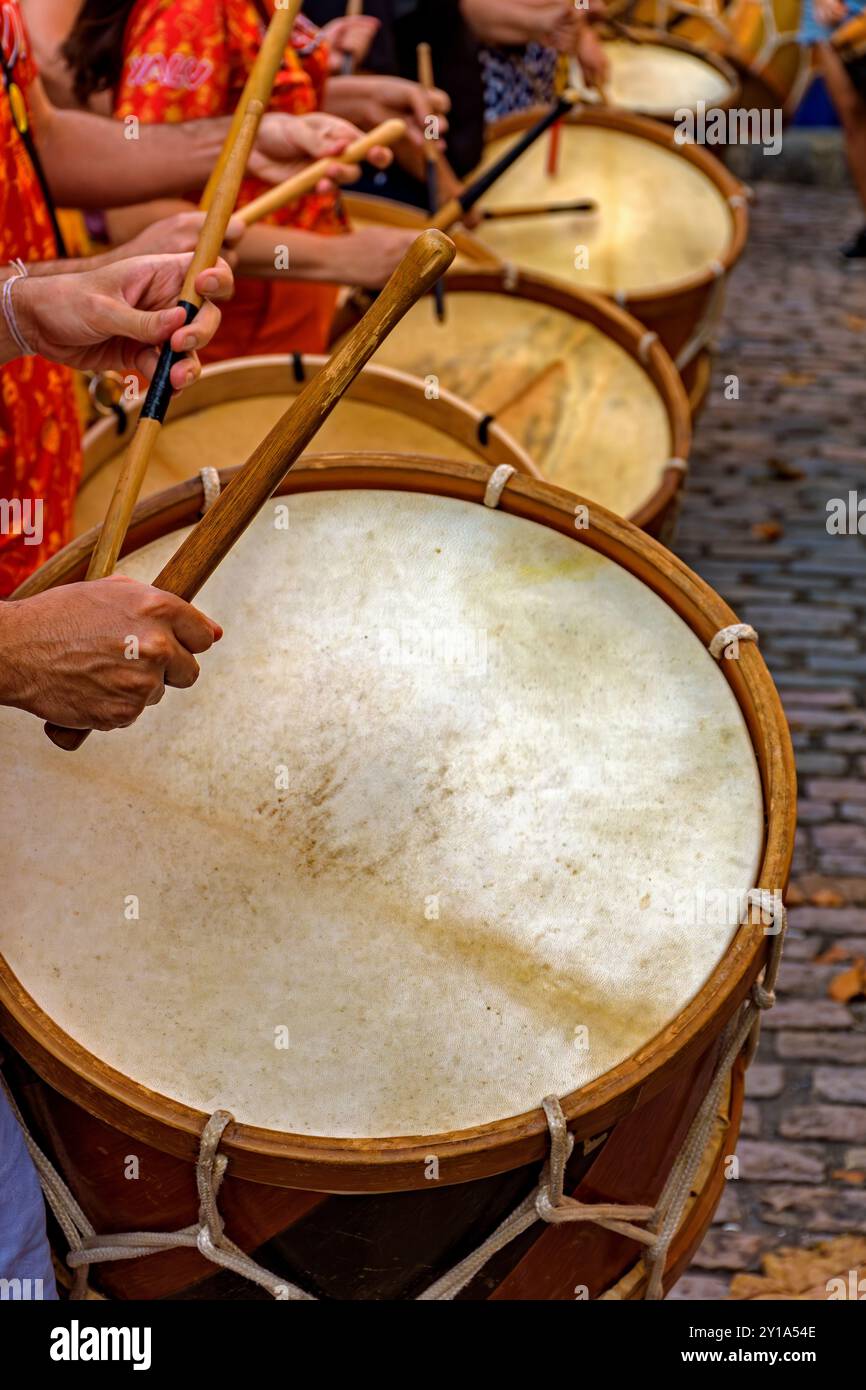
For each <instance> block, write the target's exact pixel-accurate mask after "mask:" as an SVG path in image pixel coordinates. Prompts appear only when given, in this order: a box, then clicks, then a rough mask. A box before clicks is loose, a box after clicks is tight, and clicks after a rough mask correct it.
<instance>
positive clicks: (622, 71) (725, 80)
mask: <svg viewBox="0 0 866 1390" xmlns="http://www.w3.org/2000/svg"><path fill="white" fill-rule="evenodd" d="M628 35H629V36H628V37H622V38H611V39H605V40H603V46H604V51H605V56H606V57H607V60H608V65H609V76H608V79H607V82H606V84H605V95H606V97H607V99H608V101H609V102H610V104H611V106H613V107H615V108H617V109H620V110H623V111H634V112H637V113H638V114H639V115H642V116H652V117H653V118H654V119H655V120H657V121H668V122H675V121H678V120H679V119H680V117H681V114H682V112H684V111H697V110H698V109H699V104H700V103H703V106H704V109H705V110H710V109H713V110H717V111H726V110H727V109H728V107H730V106H733V105H734V104H735V103H736V101H737V98H738V96H739V94H740V84H739V81H738V79H737V74H736V72H735V71H734V69H733V68H732V67H731V65H730V63H727V62H726V61H725V60H724V58H721V57H719V56H718V55H717V54H715V53H708V52H706V51H702V50H701V49H700V48H699V47H698V45H697V44H691V43H689V42H688V41H687V40H685V39H679V38H675V37H674V36H673V35H671V34H652V35H650V34H647V33H646V31H645V30H642V29H641V28H639V27H634V28H633V29H630V30H629V31H628ZM584 96H585V100H587V101H597V100H598V99H599V98H598V94H597V93H594V92H592V91H587V92H586V93H585V94H584Z"/></svg>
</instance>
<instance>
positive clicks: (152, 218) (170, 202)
mask: <svg viewBox="0 0 866 1390" xmlns="http://www.w3.org/2000/svg"><path fill="white" fill-rule="evenodd" d="M194 210H195V204H194V203H190V202H189V201H188V200H185V199H183V198H161V199H159V201H158V202H155V203H132V204H130V206H129V207H125V208H112V209H111V210H110V211H109V212H106V214H105V225H106V229H107V231H108V240H109V241H110V243H111V245H112V246H122V245H123V244H124V243H125V242H127V241H132V239H133V237H137V236H138V234H139V232H143V231H144V230H145V228H147V227H152V226H153V224H154V222H159V221H161V220H162V219H163V218H165V217H174V216H175V215H176V214H177V213H179V212H193V211H194Z"/></svg>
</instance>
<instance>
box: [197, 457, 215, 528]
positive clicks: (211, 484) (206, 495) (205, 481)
mask: <svg viewBox="0 0 866 1390" xmlns="http://www.w3.org/2000/svg"><path fill="white" fill-rule="evenodd" d="M199 477H200V479H201V490H202V495H203V497H202V504H201V514H202V516H204V514H205V512H209V511H210V509H211V507H212V506H213V504H214V502H215V501H216V500H217V498H218V497H219V495H220V475H219V470H218V469H216V468H200V469H199Z"/></svg>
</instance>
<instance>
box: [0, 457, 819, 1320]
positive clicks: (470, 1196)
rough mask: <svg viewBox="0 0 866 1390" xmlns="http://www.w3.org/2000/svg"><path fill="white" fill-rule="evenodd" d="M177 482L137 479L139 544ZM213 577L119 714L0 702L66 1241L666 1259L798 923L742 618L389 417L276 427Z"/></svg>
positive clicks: (781, 767)
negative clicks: (294, 460) (303, 441)
mask: <svg viewBox="0 0 866 1390" xmlns="http://www.w3.org/2000/svg"><path fill="white" fill-rule="evenodd" d="M202 503H203V492H202V484H201V482H200V480H199V479H191V480H189V481H188V482H186V483H184V484H181V485H180V486H178V487H176V488H174V489H171V490H170V491H168V492H166V493H164V494H161V495H159V496H157V497H154V498H150V499H148V500H147V501H145V502H144V503H141V504H139V507H138V509H137V512H136V514H135V517H134V519H133V524H132V528H131V530H130V533H129V536H128V545H127V554H126V557H125V559H124V560H123V562H122V565H121V568H122V571H123V572H124V573H126V574H129V575H132V576H135V577H139V578H143V579H150V578H152V576H153V575H154V574H155V573H156V572H157V571H158V570H159V569H160V567H161V565H162V563H163V561H164V560H165V559H166V558H167V557H168V556H169V555H170V554H171V553H172V552H173V551H174V549H175V548H176V546H177V544H178V543H179V541H180V540H181V538H182V537H183V536H184V535H185V534H186V533H187V528H188V527H189V526H190V525H194V524H195V521H196V518H197V516H198V515H199V513H200V510H201V507H202ZM93 541H94V533H90V535H89V536H88V537H82V538H79V539H78V540H77V541H74V542H73V543H72V545H71V546H70V547H68V548H67V549H66V550H65V551H64V552H62V555H61V557H60V563H59V564H58V565H56V566H55V567H54V569H53V571H52V573H53V576H54V579H55V580H57V581H58V582H68V581H72V580H75V579H78V578H80V577H81V575H82V574H83V572H84V568H85V566H86V563H87V558H88V555H89V553H90V550H91V548H92V545H93ZM42 576H43V580H44V578H45V571H43V572H42ZM200 602H201V605H202V607H203V608H204V609H205V611H207V612H209V613H211V614H213V615H214V616H215V617H216V618H218V619H220V620H221V621H222V622H223V623H224V624H225V627H226V635H225V637H224V639H223V641H222V642H221V643H220V644H219V645H218V646H217V647H216V648H214V650H213V651H212V652H211V653H209V654H208V656H207V658H206V670H205V672H204V674H203V676H202V679H201V680H200V681H199V682H198V683H197V684H196V686H195V687H194V688H193V689H192V690H189V691H183V692H178V691H169V692H168V693H167V695H166V698H165V699H164V701H163V702H162V703H161V704H159V705H158V706H156V707H154V708H153V709H151V710H149V711H147V712H146V717H143V718H142V719H141V720H140V721H139V722H138V724H136V725H135V726H134V727H133V728H131V729H129V730H125V731H122V732H119V733H116V734H114V735H112V736H111V739H110V744H109V743H107V742H106V740H105V738H103V737H101V736H93V737H92V738H91V739H90V740H89V741H88V742H87V744H86V745H85V746H84V747H83V748H82V749H81V750H80V752H79V753H77V754H76V755H74V756H71V755H69V756H62V755H60V754H58V752H57V750H56V749H55V748H54V747H53V746H52V745H51V744H50V743H49V742H48V740H47V739H46V738H45V737H44V735H43V733H42V730H41V727H40V725H39V723H38V721H37V720H34V719H32V718H30V717H29V716H26V715H24V714H22V713H20V712H18V711H14V710H10V709H4V710H0V745H2V753H3V756H2V757H0V768H2V772H0V780H2V796H3V804H4V806H5V807H7V808H8V813H7V817H6V822H5V826H6V830H5V834H4V847H3V852H4V863H5V865H6V866H7V871H6V873H5V875H4V883H5V890H4V891H5V911H4V914H3V918H2V926H0V944H2V958H0V961H2V963H0V1025H2V1031H3V1034H4V1036H5V1037H6V1039H7V1040H8V1043H9V1044H10V1046H11V1047H12V1048H14V1049H15V1050H16V1051H17V1053H18V1054H19V1056H20V1057H21V1059H22V1066H21V1068H20V1069H16V1070H15V1075H14V1076H13V1081H12V1084H13V1088H14V1090H15V1092H16V1094H17V1095H18V1097H19V1100H20V1103H21V1106H22V1110H23V1111H24V1112H26V1115H25V1117H26V1118H28V1119H29V1120H30V1122H31V1124H32V1125H33V1127H34V1130H35V1131H36V1133H37V1136H38V1137H39V1138H41V1140H42V1141H43V1143H45V1144H46V1145H47V1146H48V1147H49V1148H50V1149H51V1150H52V1152H53V1155H54V1157H55V1159H56V1160H57V1161H58V1162H59V1163H60V1165H61V1166H62V1167H63V1170H64V1173H65V1176H66V1178H67V1180H68V1182H69V1184H70V1186H71V1188H72V1191H73V1193H74V1195H75V1198H76V1200H77V1201H78V1202H80V1203H81V1205H82V1208H83V1212H84V1215H82V1213H81V1212H77V1213H76V1211H75V1209H74V1208H72V1206H71V1204H70V1203H68V1202H67V1198H66V1197H64V1195H63V1194H62V1193H60V1194H59V1195H58V1196H57V1197H56V1199H55V1200H56V1201H57V1202H58V1205H60V1206H61V1207H63V1205H64V1203H66V1204H67V1205H66V1207H65V1208H64V1209H65V1210H68V1211H70V1212H72V1216H70V1218H69V1222H68V1224H67V1229H68V1230H72V1231H73V1244H74V1246H75V1248H76V1250H77V1251H78V1254H77V1255H76V1257H75V1258H76V1260H77V1261H78V1263H79V1266H81V1265H82V1264H84V1265H86V1263H87V1261H88V1258H89V1252H91V1251H97V1252H99V1254H100V1255H106V1254H108V1255H112V1254H113V1255H120V1256H121V1257H122V1258H121V1259H120V1260H119V1261H118V1262H116V1263H104V1264H103V1263H96V1264H93V1265H92V1267H91V1276H92V1278H93V1279H94V1281H95V1282H96V1281H98V1282H99V1283H100V1285H101V1287H102V1288H103V1289H106V1290H108V1291H109V1292H111V1293H113V1294H115V1295H117V1296H123V1297H133V1296H135V1297H155V1296H164V1295H167V1294H172V1293H174V1294H177V1293H178V1292H179V1291H183V1290H189V1288H190V1286H192V1285H193V1284H194V1283H195V1281H196V1280H201V1279H205V1282H204V1283H203V1284H202V1286H201V1290H200V1292H201V1293H202V1296H214V1297H216V1296H219V1293H220V1292H223V1293H224V1294H225V1293H226V1292H228V1293H229V1294H232V1293H234V1294H237V1292H238V1289H239V1280H240V1279H241V1278H245V1279H249V1280H252V1281H253V1283H256V1284H260V1285H262V1286H263V1287H264V1288H265V1289H266V1290H267V1291H268V1292H269V1293H270V1294H271V1295H272V1296H275V1297H290V1298H293V1297H305V1296H311V1295H312V1296H316V1297H322V1298H328V1299H369V1298H372V1299H378V1298H397V1297H424V1298H428V1299H429V1298H451V1297H461V1298H469V1299H486V1298H488V1297H490V1298H494V1299H537V1298H544V1299H554V1300H555V1299H562V1300H572V1299H574V1298H575V1297H576V1296H577V1297H592V1298H595V1297H598V1296H602V1295H603V1294H605V1292H607V1291H609V1290H610V1291H613V1289H612V1286H615V1285H618V1282H619V1281H621V1280H622V1279H623V1277H624V1276H627V1275H629V1271H633V1270H634V1267H635V1265H636V1262H638V1260H639V1258H640V1257H641V1254H642V1251H644V1250H646V1251H647V1256H646V1259H647V1264H646V1268H645V1269H644V1270H643V1271H641V1270H638V1271H637V1284H638V1285H639V1287H640V1290H641V1291H642V1290H644V1289H646V1288H647V1281H648V1280H649V1292H650V1293H651V1294H652V1296H659V1295H660V1293H662V1292H663V1291H664V1289H665V1288H666V1287H668V1286H669V1284H670V1281H671V1279H672V1278H673V1277H674V1276H675V1274H676V1272H678V1269H679V1268H681V1266H682V1262H683V1261H684V1260H685V1259H687V1258H688V1251H689V1250H690V1249H691V1248H693V1245H694V1243H695V1242H696V1241H697V1240H698V1239H699V1238H700V1234H701V1232H702V1230H703V1229H705V1227H706V1224H707V1223H708V1221H709V1220H710V1216H711V1212H712V1207H713V1205H714V1201H715V1196H714V1194H715V1195H717V1194H718V1191H719V1190H720V1187H721V1185H722V1183H723V1178H722V1177H721V1176H720V1172H721V1164H722V1162H723V1156H724V1155H725V1154H730V1152H731V1144H732V1142H733V1138H734V1137H735V1130H736V1123H737V1107H738V1105H739V1104H740V1101H741V1095H742V1086H741V1068H742V1059H741V1050H742V1048H743V1046H744V1045H745V1043H746V1040H747V1039H748V1038H749V1037H750V1036H751V1035H753V1032H754V1027H755V1021H756V1017H757V1010H758V1006H760V1007H764V1006H766V1005H767V1004H768V1003H769V1002H771V997H772V989H773V985H774V981H775V972H776V969H777V966H778V956H779V949H778V948H779V945H780V943H781V940H782V936H781V933H780V930H779V929H780V927H781V926H782V922H783V911H782V909H781V906H780V905H779V899H780V894H781V891H782V889H783V888H784V886H785V883H786V880H787V874H788V869H789V864H790V858H791V852H792V844H793V834H794V821H795V808H794V769H793V761H792V755H791V748H790V741H789V736H788V732H787V726H786V723H785V719H784V715H783V713H782V709H781V706H780V703H779V700H778V697H777V694H776V691H775V688H774V686H773V683H772V680H771V678H770V676H769V674H768V672H767V670H766V667H765V665H764V662H763V660H762V658H761V656H760V653H759V650H758V648H757V646H756V645H755V643H754V642H753V641H748V640H746V639H747V637H748V635H749V632H750V630H748V629H741V628H737V627H736V626H734V624H735V619H734V614H733V613H732V612H731V610H730V609H729V608H728V607H727V606H726V605H725V604H724V603H723V602H722V600H721V599H720V598H719V597H718V596H717V595H716V594H715V593H713V591H712V590H710V589H709V588H708V587H707V586H706V585H705V584H704V583H703V582H702V581H701V580H699V579H698V578H697V577H696V576H695V575H693V574H692V573H691V572H690V571H689V570H688V569H687V568H686V567H685V566H684V565H682V564H681V563H680V561H678V560H677V559H676V558H675V557H673V556H672V555H670V554H669V552H667V551H665V550H664V549H663V548H662V547H660V546H659V545H658V544H657V543H656V542H654V541H653V540H652V539H651V538H649V537H647V536H646V535H645V534H644V533H643V532H641V531H639V530H637V528H635V527H633V526H631V525H630V524H629V523H627V522H624V521H622V520H620V519H618V518H616V517H614V516H613V515H612V514H610V513H608V512H605V511H604V510H603V509H602V508H600V507H597V506H595V505H594V504H587V503H586V502H584V501H582V500H581V499H579V498H576V497H575V496H574V495H572V494H570V493H567V492H564V491H561V490H559V489H557V488H554V487H551V486H550V485H548V484H545V483H541V482H538V481H537V480H535V479H532V478H528V477H526V476H522V475H520V474H517V473H511V472H510V470H509V468H508V467H500V468H497V469H495V470H492V469H491V468H490V467H489V466H488V465H485V464H482V463H479V462H477V461H468V462H460V461H458V462H455V461H452V460H430V459H426V460H423V459H418V460H415V459H411V458H407V457H401V458H396V457H382V458H376V459H373V458H368V459H366V460H364V461H362V462H358V461H357V460H355V459H353V458H352V457H343V456H331V457H330V458H328V459H326V460H323V461H320V462H318V463H316V462H312V461H311V462H309V463H308V464H307V465H305V466H304V467H303V468H301V469H299V470H293V471H292V472H291V473H289V474H288V475H287V477H286V478H285V479H284V482H283V484H282V485H281V488H280V491H279V495H278V496H276V497H275V498H274V499H273V500H272V502H271V503H269V504H268V506H266V507H265V509H264V510H263V512H262V513H261V514H260V516H259V518H258V519H257V520H256V522H254V523H253V525H252V526H251V527H250V529H249V530H248V531H247V532H246V533H245V535H244V536H243V537H242V538H241V540H240V541H239V543H238V544H237V546H236V548H235V549H234V551H233V552H232V553H231V555H230V556H229V557H228V558H227V559H226V561H225V562H224V563H223V565H222V566H221V567H220V568H219V569H218V570H217V572H216V573H215V574H214V575H213V576H212V577H211V579H210V580H209V582H208V583H207V585H206V586H205V588H204V589H203V591H202V593H201V596H200ZM752 635H754V634H752ZM46 807H50V814H46ZM755 889H757V890H760V893H759V894H758V897H757V899H756V897H755V893H754V891H753V890H755ZM710 902H713V903H714V904H715V906H714V907H713V908H712V909H710V908H709V907H708V904H709V903H710ZM719 902H721V905H719ZM756 903H757V904H758V905H760V906H761V907H762V908H764V909H766V910H765V911H759V910H758V907H757V906H756V905H755V904H756ZM764 968H766V972H767V973H766V974H765V977H764V985H763V988H761V989H758V988H756V987H755V981H756V980H757V978H758V976H759V973H760V971H761V970H762V969H764ZM28 1068H33V1071H32V1072H29V1071H28ZM720 1125H721V1130H720ZM572 1142H573V1148H571V1152H570V1156H569V1148H570V1145H571V1144H572ZM702 1154H703V1155H704V1157H705V1159H706V1160H707V1163H708V1167H707V1168H706V1170H705V1171H701V1172H699V1167H700V1161H701V1155H702ZM546 1158H547V1159H548V1160H549V1162H548V1164H547V1166H546V1167H545V1168H544V1170H543V1171H541V1170H540V1165H541V1164H542V1163H543V1162H544V1160H545V1159H546ZM131 1167H132V1168H134V1176H135V1177H136V1179H137V1180H136V1181H130V1180H129V1178H130V1174H131ZM669 1178H670V1179H671V1181H670V1182H669V1181H668V1179H669ZM196 1183H198V1192H199V1197H198V1198H197V1196H196V1191H197V1188H196ZM690 1191H691V1192H693V1193H694V1194H695V1198H694V1201H693V1203H692V1205H691V1206H690V1207H689V1206H686V1205H684V1202H685V1199H686V1197H687V1196H688V1193H689V1192H690ZM570 1194H577V1196H576V1197H574V1196H573V1195H570ZM199 1201H200V1209H199ZM596 1204H602V1205H601V1206H598V1205H596ZM607 1204H613V1206H612V1207H611V1206H610V1205H607ZM587 1207H589V1208H590V1210H587ZM197 1210H198V1212H199V1214H198V1218H197V1217H196V1212H197ZM220 1213H221V1215H220ZM87 1220H90V1221H93V1222H94V1224H95V1226H96V1230H95V1231H94V1230H91V1229H90V1228H89V1227H88V1226H87ZM223 1221H225V1223H226V1225H225V1228H224V1227H223V1224H222V1223H223ZM599 1223H607V1224H599ZM175 1225H177V1226H178V1227H182V1228H185V1229H184V1230H182V1231H181V1234H180V1235H179V1236H178V1238H177V1240H176V1241H175V1242H174V1246H172V1242H171V1240H170V1239H167V1238H166V1239H165V1240H163V1236H164V1235H165V1233H166V1232H169V1231H170V1230H171V1229H172V1228H173V1227H174V1226H175ZM127 1228H128V1229H129V1230H130V1231H131V1232H133V1233H135V1232H139V1233H140V1232H149V1233H151V1234H150V1235H149V1236H146V1235H144V1234H132V1235H131V1237H130V1238H129V1239H127V1240H126V1241H125V1242H124V1241H123V1240H122V1239H121V1237H120V1236H112V1234H111V1233H112V1232H118V1231H122V1230H124V1229H127ZM106 1232H108V1234H107V1233H106ZM184 1242H185V1243H184ZM228 1242H232V1243H231V1244H229V1243H228ZM160 1245H164V1246H165V1248H164V1249H160V1250H159V1253H155V1251H154V1247H159V1246H160ZM131 1250H132V1251H134V1252H135V1253H137V1254H139V1255H140V1256H141V1258H137V1259H130V1258H129V1255H130V1251H131ZM251 1251H256V1252H257V1256H256V1260H255V1261H252V1260H251V1259H250V1258H249V1256H248V1254H245V1252H251ZM205 1256H207V1260H206V1258H205ZM216 1264H222V1265H223V1266H226V1270H224V1271H223V1272H221V1273H218V1274H216V1276H215V1277H214V1270H215V1265H216ZM208 1275H210V1277H209V1278H207V1276H208ZM630 1290H631V1292H634V1290H633V1288H632V1285H631V1284H629V1286H628V1288H626V1290H625V1294H626V1296H630V1293H629V1291H630ZM79 1292H80V1290H79ZM622 1293H623V1291H622V1289H619V1290H618V1293H617V1296H622Z"/></svg>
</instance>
